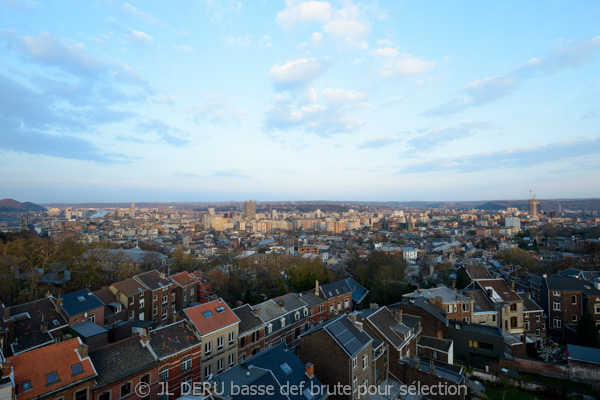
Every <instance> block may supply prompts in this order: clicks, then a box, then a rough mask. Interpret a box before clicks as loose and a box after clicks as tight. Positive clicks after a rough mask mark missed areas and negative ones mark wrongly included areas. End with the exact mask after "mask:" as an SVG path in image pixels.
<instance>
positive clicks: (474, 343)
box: [469, 340, 479, 347]
mask: <svg viewBox="0 0 600 400" xmlns="http://www.w3.org/2000/svg"><path fill="white" fill-rule="evenodd" d="M469 347H479V342H478V341H477V340H469Z"/></svg>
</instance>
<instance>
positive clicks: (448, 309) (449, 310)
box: [446, 304, 452, 314]
mask: <svg viewBox="0 0 600 400" xmlns="http://www.w3.org/2000/svg"><path fill="white" fill-rule="evenodd" d="M446 312H447V313H448V314H450V313H451V312H452V304H448V305H447V306H446Z"/></svg>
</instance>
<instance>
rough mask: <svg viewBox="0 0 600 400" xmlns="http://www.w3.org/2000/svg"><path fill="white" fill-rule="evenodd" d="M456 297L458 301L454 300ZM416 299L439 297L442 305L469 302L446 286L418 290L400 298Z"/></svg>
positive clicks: (466, 298) (462, 295) (465, 297)
mask: <svg viewBox="0 0 600 400" xmlns="http://www.w3.org/2000/svg"><path fill="white" fill-rule="evenodd" d="M457 296H458V299H457V298H456V297H457ZM418 297H423V298H425V299H433V298H436V297H441V298H442V303H444V304H446V303H456V302H461V301H462V302H464V301H469V300H470V299H469V298H468V297H467V296H465V295H464V294H461V293H458V292H455V291H454V290H452V289H450V288H448V287H446V286H439V287H436V288H431V289H418V290H415V291H414V292H412V293H407V294H405V295H402V298H405V299H415V298H418Z"/></svg>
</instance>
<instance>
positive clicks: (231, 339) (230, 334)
mask: <svg viewBox="0 0 600 400" xmlns="http://www.w3.org/2000/svg"><path fill="white" fill-rule="evenodd" d="M234 341H235V332H229V345H230V346H231V345H232V344H233V342H234Z"/></svg>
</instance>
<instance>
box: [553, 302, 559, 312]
mask: <svg viewBox="0 0 600 400" xmlns="http://www.w3.org/2000/svg"><path fill="white" fill-rule="evenodd" d="M552 309H553V310H554V311H560V301H558V300H554V302H553V303H552Z"/></svg>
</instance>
